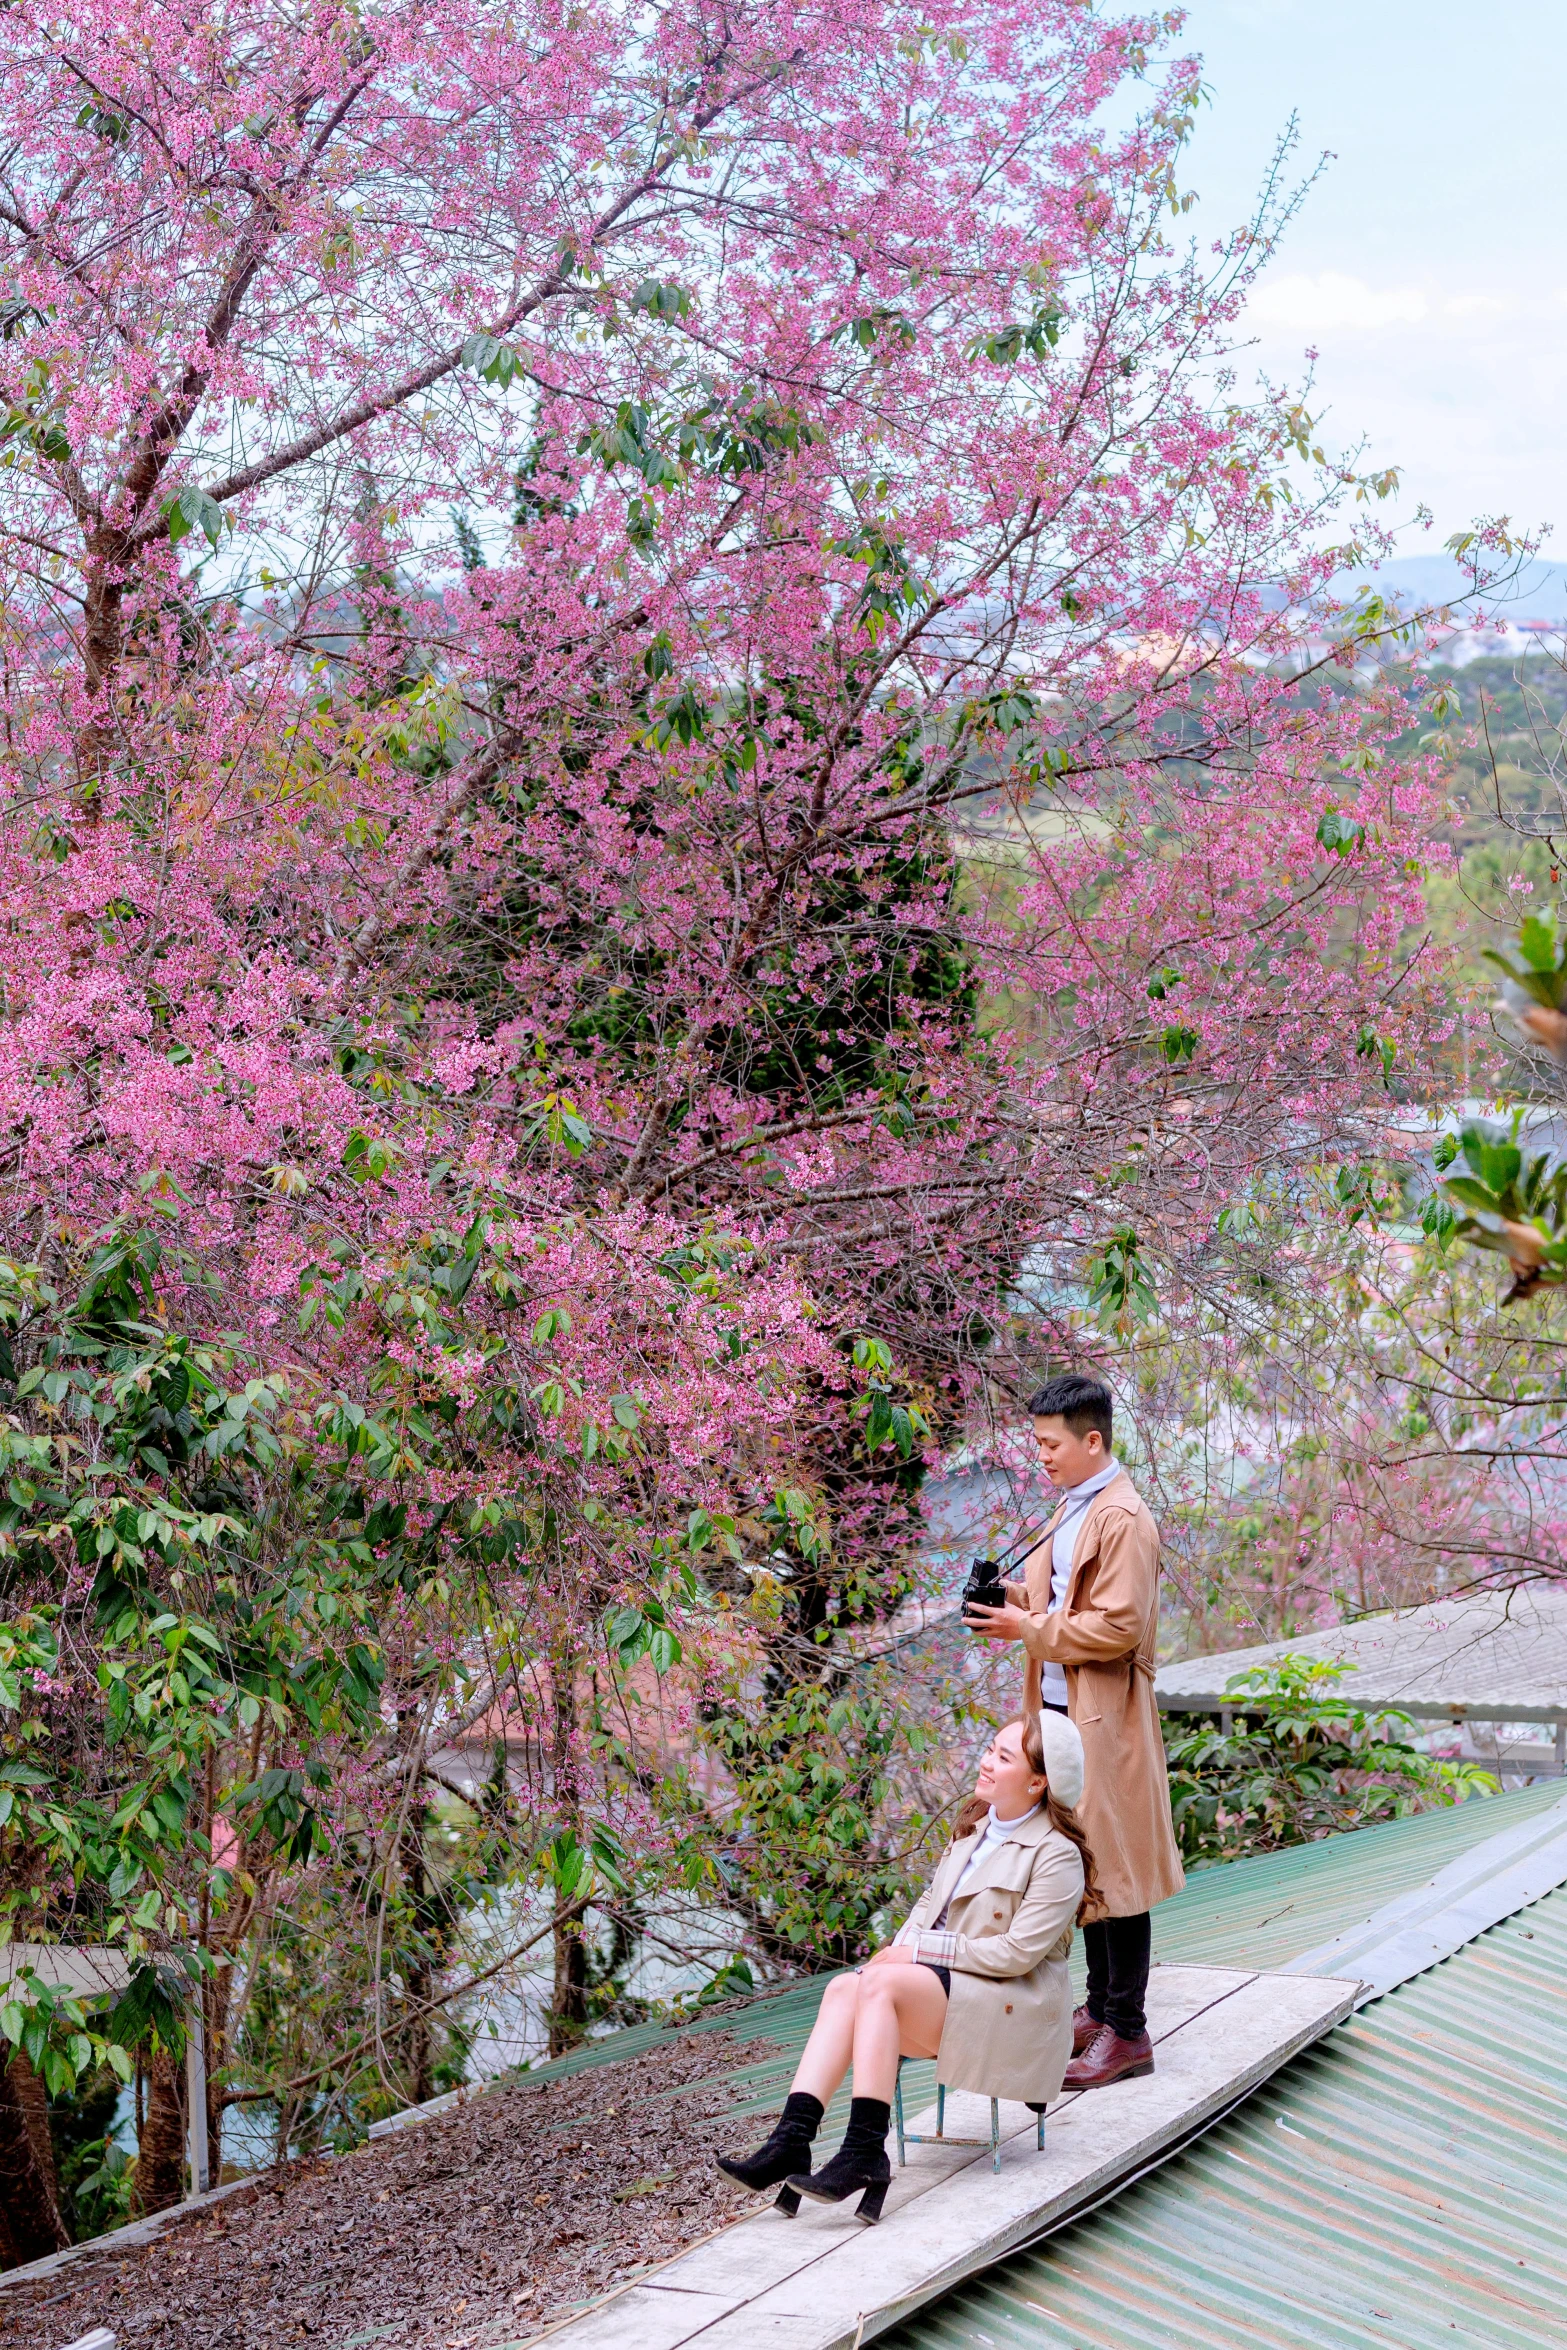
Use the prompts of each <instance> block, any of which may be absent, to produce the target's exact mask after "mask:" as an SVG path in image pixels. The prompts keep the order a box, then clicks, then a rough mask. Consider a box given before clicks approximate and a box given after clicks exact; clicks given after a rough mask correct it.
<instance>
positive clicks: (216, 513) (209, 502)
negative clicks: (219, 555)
mask: <svg viewBox="0 0 1567 2350" xmlns="http://www.w3.org/2000/svg"><path fill="white" fill-rule="evenodd" d="M163 519H164V521H165V523H166V524H167V525H168V532H169V537H170V538H171V540H173V541H174V543H175V544H176V545H178V543H179V541H180V540H181V539H182V538H185V537H187V536H188V535H189V533H190V532H191V531H193V530H199V531H200V532H201V534H202V537H203V538H204V539H205V540H206V541H207V544H208V545H209V546H210V547H216V546H217V543H218V541H219V539H220V538H221V537H222V536H223V532H224V530H225V528H229V529H232V528H233V516H232V515H229V514H225V512H224V511H223V508H222V507H221V506H220V505H219V504H218V502H217V500H216V498H209V497H208V495H207V493H206V491H205V490H203V489H198V488H197V487H196V486H195V484H194V483H193V484H192V485H191V486H190V487H189V488H188V489H183V490H178V491H176V493H175V495H174V496H173V497H172V498H170V499H169V501H168V503H167V504H166V505H165V507H164V509H163Z"/></svg>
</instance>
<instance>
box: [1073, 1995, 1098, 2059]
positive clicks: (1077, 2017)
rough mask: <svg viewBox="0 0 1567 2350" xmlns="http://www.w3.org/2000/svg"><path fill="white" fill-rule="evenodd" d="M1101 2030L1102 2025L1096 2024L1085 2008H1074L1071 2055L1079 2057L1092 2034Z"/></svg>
mask: <svg viewBox="0 0 1567 2350" xmlns="http://www.w3.org/2000/svg"><path fill="white" fill-rule="evenodd" d="M1103 2030H1104V2026H1103V2024H1101V2023H1099V2022H1097V2021H1096V2019H1095V2018H1094V2017H1093V2016H1091V2015H1090V2014H1089V2012H1088V2010H1087V2008H1086V2007H1074V2008H1073V2010H1072V2054H1073V2055H1074V2056H1081V2055H1082V2053H1083V2050H1084V2049H1085V2048H1086V2047H1087V2046H1088V2043H1089V2041H1090V2040H1091V2039H1092V2038H1093V2036H1094V2034H1095V2033H1096V2032H1102V2031H1103Z"/></svg>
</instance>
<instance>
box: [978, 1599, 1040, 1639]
mask: <svg viewBox="0 0 1567 2350" xmlns="http://www.w3.org/2000/svg"><path fill="white" fill-rule="evenodd" d="M963 1621H964V1623H965V1624H966V1625H967V1627H968V1629H969V1630H970V1631H971V1632H977V1633H978V1635H979V1637H980V1639H981V1640H1021V1639H1022V1638H1023V1635H1024V1634H1025V1632H1026V1631H1027V1630H1028V1617H1027V1615H1026V1614H1025V1612H1024V1610H1023V1609H1022V1608H1020V1607H1012V1606H1010V1605H1009V1606H1007V1607H969V1608H965V1609H964V1611H963Z"/></svg>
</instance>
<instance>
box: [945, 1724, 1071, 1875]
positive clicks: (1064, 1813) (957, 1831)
mask: <svg viewBox="0 0 1567 2350" xmlns="http://www.w3.org/2000/svg"><path fill="white" fill-rule="evenodd" d="M1012 1720H1013V1721H1015V1722H1016V1723H1017V1725H1018V1727H1019V1729H1020V1730H1021V1731H1022V1733H1023V1759H1024V1760H1025V1762H1026V1763H1027V1764H1028V1767H1029V1769H1030V1770H1031V1771H1033V1772H1034V1773H1035V1775H1036V1776H1037V1777H1039V1778H1041V1779H1043V1780H1044V1782H1045V1817H1046V1819H1047V1820H1048V1821H1049V1822H1050V1825H1051V1826H1052V1828H1054V1829H1055V1831H1056V1834H1057V1835H1058V1836H1064V1837H1065V1838H1066V1840H1067V1842H1068V1844H1075V1845H1076V1846H1077V1849H1078V1852H1079V1854H1080V1856H1081V1858H1082V1863H1083V1908H1084V1909H1087V1908H1088V1907H1090V1906H1091V1904H1093V1903H1095V1902H1097V1900H1098V1898H1099V1874H1098V1871H1097V1870H1096V1869H1095V1867H1094V1856H1093V1852H1092V1850H1091V1848H1090V1846H1089V1842H1088V1838H1087V1837H1086V1836H1085V1835H1084V1834H1083V1830H1082V1825H1081V1823H1080V1821H1079V1819H1078V1816H1077V1814H1076V1812H1075V1811H1068V1809H1067V1807H1066V1805H1065V1804H1064V1803H1057V1801H1056V1799H1055V1797H1054V1796H1053V1795H1052V1794H1051V1792H1050V1774H1049V1772H1048V1771H1047V1770H1046V1769H1045V1742H1044V1740H1043V1738H1041V1736H1040V1734H1039V1717H1038V1715H1037V1714H1014V1715H1013V1717H1012ZM1001 1727H1002V1729H1003V1730H1009V1729H1010V1728H1011V1727H1012V1723H1011V1722H1003V1723H1002V1725H1001ZM989 1816H990V1805H989V1804H988V1803H987V1802H986V1801H985V1798H984V1796H983V1795H971V1796H969V1797H968V1799H967V1800H966V1801H965V1802H964V1803H963V1805H962V1806H961V1807H960V1809H959V1812H958V1816H957V1818H956V1819H955V1820H954V1822H953V1824H952V1841H953V1843H954V1844H956V1843H957V1842H958V1840H959V1838H960V1837H963V1836H972V1835H973V1833H974V1830H975V1829H976V1828H977V1827H979V1826H980V1825H981V1824H982V1823H983V1822H984V1821H985V1820H986V1819H988V1818H989ZM1079 1915H1081V1911H1080V1912H1079Z"/></svg>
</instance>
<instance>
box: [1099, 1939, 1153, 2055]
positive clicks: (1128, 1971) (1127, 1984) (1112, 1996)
mask: <svg viewBox="0 0 1567 2350" xmlns="http://www.w3.org/2000/svg"><path fill="white" fill-rule="evenodd" d="M1152 1946H1153V1929H1152V1927H1151V1926H1150V1924H1149V1921H1148V1912H1147V1910H1144V1911H1143V1912H1142V1913H1141V1915H1140V1916H1138V1917H1135V1918H1101V1919H1100V1920H1099V1921H1098V1923H1097V1924H1096V1925H1092V1926H1085V1927H1084V1928H1083V1948H1084V1950H1085V1952H1086V1953H1087V1956H1088V2012H1089V2014H1090V2015H1091V2016H1092V2017H1093V2019H1094V2021H1095V2023H1096V2024H1108V2025H1109V2026H1110V2029H1111V2030H1112V2031H1113V2032H1118V2033H1119V2034H1120V2036H1121V2038H1122V2039H1123V2040H1135V2039H1136V2037H1137V2035H1138V2033H1139V2032H1141V2031H1143V2030H1145V2029H1146V2027H1147V2023H1148V2016H1147V2012H1146V2009H1145V2007H1144V2004H1143V2003H1144V2001H1145V2000H1146V1999H1147V1997H1148V1961H1149V1957H1150V1955H1151V1952H1152Z"/></svg>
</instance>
